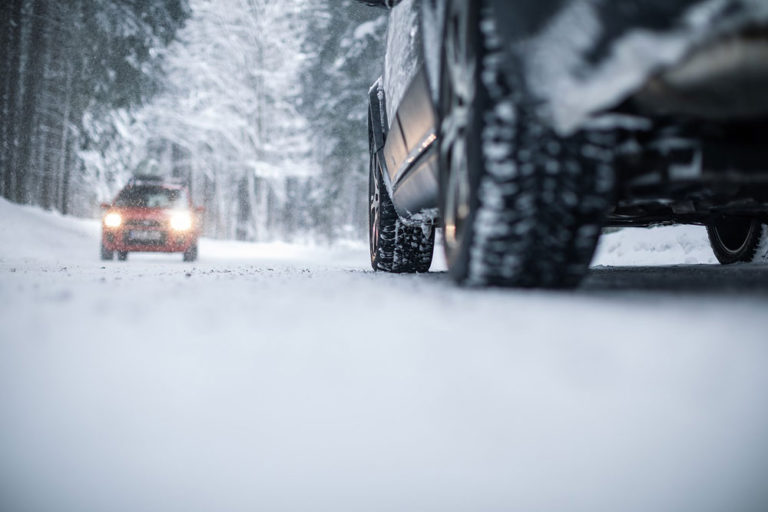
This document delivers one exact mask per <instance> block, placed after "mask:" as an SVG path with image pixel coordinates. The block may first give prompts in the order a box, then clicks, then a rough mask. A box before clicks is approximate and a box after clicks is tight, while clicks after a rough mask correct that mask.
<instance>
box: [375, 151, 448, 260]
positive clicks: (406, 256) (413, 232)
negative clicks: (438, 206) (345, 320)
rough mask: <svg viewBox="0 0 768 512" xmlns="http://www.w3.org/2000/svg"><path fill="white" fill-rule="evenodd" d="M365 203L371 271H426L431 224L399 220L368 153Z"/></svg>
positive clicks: (432, 237)
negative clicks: (367, 206)
mask: <svg viewBox="0 0 768 512" xmlns="http://www.w3.org/2000/svg"><path fill="white" fill-rule="evenodd" d="M368 204H369V208H368V237H369V242H370V254H371V267H372V268H373V270H376V271H379V270H380V271H383V272H393V273H414V272H428V271H429V267H430V266H431V265H432V255H433V253H434V247H435V228H434V226H433V224H432V223H426V222H425V223H414V224H406V223H405V222H404V221H403V220H401V219H400V217H399V216H398V215H397V211H395V205H394V204H393V203H392V199H391V198H390V196H389V193H388V192H387V188H386V186H385V185H384V183H383V181H382V177H381V169H380V167H379V163H378V157H377V156H376V154H371V161H370V173H369V178H368Z"/></svg>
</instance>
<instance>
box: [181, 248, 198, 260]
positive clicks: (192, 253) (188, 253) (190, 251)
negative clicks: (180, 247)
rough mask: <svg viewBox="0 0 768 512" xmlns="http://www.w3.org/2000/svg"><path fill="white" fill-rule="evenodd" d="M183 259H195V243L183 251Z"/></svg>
mask: <svg viewBox="0 0 768 512" xmlns="http://www.w3.org/2000/svg"><path fill="white" fill-rule="evenodd" d="M183 258H184V261H197V244H195V245H193V246H191V247H190V248H189V249H187V250H186V251H184V256H183Z"/></svg>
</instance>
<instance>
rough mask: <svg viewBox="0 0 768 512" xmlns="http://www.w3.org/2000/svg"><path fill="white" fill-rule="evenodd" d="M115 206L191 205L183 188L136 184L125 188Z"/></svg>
mask: <svg viewBox="0 0 768 512" xmlns="http://www.w3.org/2000/svg"><path fill="white" fill-rule="evenodd" d="M115 206H128V207H133V208H186V207H188V206H189V204H188V201H187V194H186V192H185V191H184V190H183V189H173V188H165V187H158V186H152V185H135V186H131V187H127V188H125V189H123V190H122V191H121V192H120V193H119V194H118V196H117V199H115Z"/></svg>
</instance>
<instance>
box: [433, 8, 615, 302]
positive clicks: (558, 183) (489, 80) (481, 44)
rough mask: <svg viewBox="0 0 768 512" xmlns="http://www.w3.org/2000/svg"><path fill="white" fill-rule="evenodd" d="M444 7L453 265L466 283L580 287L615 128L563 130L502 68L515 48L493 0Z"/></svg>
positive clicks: (444, 192) (598, 224)
mask: <svg viewBox="0 0 768 512" xmlns="http://www.w3.org/2000/svg"><path fill="white" fill-rule="evenodd" d="M447 8H448V11H447V16H446V26H445V31H444V36H443V37H444V40H443V44H442V54H443V59H442V61H443V62H442V68H441V98H440V104H439V113H440V117H441V129H440V137H439V140H440V151H439V162H440V188H441V191H440V209H441V216H442V219H443V223H444V228H445V229H444V237H445V250H446V259H447V262H448V266H449V272H450V274H451V276H452V277H453V278H454V279H455V280H456V281H458V282H459V283H464V284H469V285H500V286H518V287H544V288H562V287H572V286H576V285H577V284H578V283H579V282H580V280H581V279H582V277H583V276H584V275H585V274H586V272H587V271H588V269H589V264H590V262H591V259H592V257H593V255H594V251H595V247H596V244H597V241H598V238H599V236H600V232H601V228H602V223H603V219H604V215H605V212H606V211H607V209H608V207H609V204H610V198H611V195H612V192H613V182H614V172H613V168H612V167H611V160H612V158H611V151H610V150H609V148H610V147H611V142H612V134H611V133H606V132H577V133H576V134H574V135H572V136H567V137H566V136H562V135H560V134H558V133H556V132H555V131H554V130H553V129H552V128H550V127H549V126H548V125H547V124H546V123H544V122H542V121H541V119H540V117H539V112H538V109H537V106H536V103H535V101H534V100H533V99H532V98H533V97H534V96H533V95H532V94H530V93H529V92H528V91H527V90H526V85H525V82H524V80H523V79H522V78H514V77H510V76H509V74H508V73H505V72H504V71H503V70H502V64H503V63H504V59H507V58H510V54H509V53H506V52H504V51H503V50H502V48H501V47H500V44H501V43H500V42H499V41H500V39H499V38H498V36H496V35H495V34H496V26H495V17H494V13H493V12H492V6H490V4H489V3H487V2H485V1H483V0H478V1H477V2H466V1H460V0H455V1H449V2H448V7H447ZM481 27H482V30H481Z"/></svg>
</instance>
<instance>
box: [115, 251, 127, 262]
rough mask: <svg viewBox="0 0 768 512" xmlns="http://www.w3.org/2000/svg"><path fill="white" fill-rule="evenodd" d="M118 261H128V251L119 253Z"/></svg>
mask: <svg viewBox="0 0 768 512" xmlns="http://www.w3.org/2000/svg"><path fill="white" fill-rule="evenodd" d="M117 259H118V261H125V260H127V259H128V252H126V251H117Z"/></svg>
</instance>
